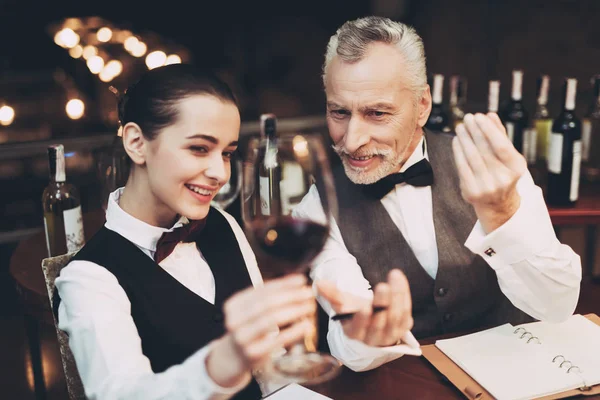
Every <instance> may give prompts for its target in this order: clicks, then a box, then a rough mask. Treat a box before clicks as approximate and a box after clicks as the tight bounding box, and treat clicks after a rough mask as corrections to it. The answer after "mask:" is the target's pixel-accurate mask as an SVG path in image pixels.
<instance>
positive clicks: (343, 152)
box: [331, 144, 393, 158]
mask: <svg viewBox="0 0 600 400" xmlns="http://www.w3.org/2000/svg"><path fill="white" fill-rule="evenodd" d="M331 148H332V149H333V151H335V152H336V154H337V155H338V156H350V157H354V158H358V157H371V156H383V157H386V156H389V155H391V154H392V153H393V150H391V149H378V148H373V149H363V148H360V149H358V150H357V151H355V152H353V153H351V152H349V151H348V150H347V149H346V148H345V147H344V146H343V145H335V144H334V145H332V146H331Z"/></svg>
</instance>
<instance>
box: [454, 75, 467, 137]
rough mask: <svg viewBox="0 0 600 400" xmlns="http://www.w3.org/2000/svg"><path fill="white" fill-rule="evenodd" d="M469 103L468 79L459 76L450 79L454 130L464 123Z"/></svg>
mask: <svg viewBox="0 0 600 400" xmlns="http://www.w3.org/2000/svg"><path fill="white" fill-rule="evenodd" d="M466 103H467V79H466V78H465V77H462V76H459V75H453V76H452V77H451V78H450V114H451V116H452V128H453V129H456V126H457V125H458V124H460V123H461V122H462V121H463V118H464V117H465V104H466Z"/></svg>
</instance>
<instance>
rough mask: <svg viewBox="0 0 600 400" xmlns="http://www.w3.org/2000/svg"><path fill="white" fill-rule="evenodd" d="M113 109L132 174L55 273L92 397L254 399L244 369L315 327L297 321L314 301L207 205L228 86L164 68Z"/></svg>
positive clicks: (231, 145)
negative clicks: (266, 266) (270, 277)
mask: <svg viewBox="0 0 600 400" xmlns="http://www.w3.org/2000/svg"><path fill="white" fill-rule="evenodd" d="M119 117H120V122H121V129H122V133H123V145H124V147H125V150H126V152H127V154H128V155H129V157H130V158H131V161H132V163H131V172H130V175H129V179H128V181H127V184H126V185H125V187H124V188H120V189H118V190H116V191H115V192H113V193H112V194H111V195H110V198H109V201H108V206H107V210H106V225H105V226H104V227H103V228H102V229H101V230H100V231H99V232H98V233H97V234H96V235H95V236H94V237H93V238H92V239H91V240H90V241H89V242H88V243H87V244H86V246H85V247H84V248H83V249H81V250H80V251H79V252H78V253H77V254H76V255H75V256H74V258H73V260H72V261H71V262H70V263H69V265H68V266H66V267H65V268H64V269H63V270H62V272H61V274H60V277H58V278H57V279H56V288H57V293H58V295H59V296H60V297H59V299H58V303H57V304H58V321H59V328H60V329H62V330H64V331H65V332H67V333H68V335H69V346H70V348H71V350H72V352H73V355H74V357H75V360H76V363H77V368H78V370H79V374H80V375H81V378H82V381H83V384H84V388H85V391H86V395H87V396H88V397H89V398H92V399H111V400H113V399H144V400H150V399H184V398H185V399H217V398H218V399H221V398H229V397H232V396H234V398H240V399H254V398H260V397H261V391H260V389H259V387H258V385H257V383H256V381H254V380H253V379H252V375H251V371H252V369H254V368H257V367H260V366H261V365H263V363H264V362H265V361H266V360H267V359H268V358H269V355H270V354H271V353H272V352H273V351H274V350H276V349H278V348H281V347H284V346H288V345H290V344H292V343H294V342H295V341H297V340H299V339H301V338H302V337H303V336H304V335H305V334H306V333H307V332H308V331H309V330H310V329H311V327H310V324H309V323H308V322H298V321H307V320H309V319H307V318H305V317H308V316H310V315H312V314H313V313H314V312H315V301H314V297H313V294H312V291H311V289H310V288H309V287H307V285H306V281H305V278H304V277H302V276H297V275H294V276H289V277H286V278H283V279H278V280H274V281H270V282H268V283H265V284H263V282H262V279H261V275H260V272H259V270H258V267H257V265H256V260H255V258H254V255H253V253H252V250H251V248H250V246H249V244H248V242H247V241H246V239H245V237H244V235H243V232H242V230H241V228H240V227H239V225H238V224H237V223H236V221H235V219H234V218H233V217H231V216H230V215H228V214H227V213H225V212H223V211H219V210H217V209H214V208H211V207H210V202H211V199H212V198H213V197H214V196H215V194H216V193H217V191H218V190H219V189H220V188H221V186H222V185H224V184H225V183H226V182H227V181H228V179H229V175H230V159H231V157H232V154H233V153H234V152H235V150H236V147H237V143H238V133H239V129H240V115H239V112H238V108H237V106H236V101H235V98H234V96H233V94H232V93H231V91H230V89H229V88H228V87H227V85H226V84H225V83H223V82H222V81H221V80H219V79H218V78H217V77H215V76H214V75H212V74H211V73H209V72H206V71H202V70H198V69H196V68H194V67H192V66H190V65H182V64H180V65H169V66H165V67H161V68H157V69H154V70H151V71H149V72H147V73H146V74H145V75H144V76H143V77H142V78H141V79H140V80H139V82H137V84H135V85H134V86H131V87H130V88H129V89H128V90H127V92H126V93H125V95H124V96H123V98H122V99H121V101H120V103H119ZM277 328H279V333H278V334H277V333H276V331H277Z"/></svg>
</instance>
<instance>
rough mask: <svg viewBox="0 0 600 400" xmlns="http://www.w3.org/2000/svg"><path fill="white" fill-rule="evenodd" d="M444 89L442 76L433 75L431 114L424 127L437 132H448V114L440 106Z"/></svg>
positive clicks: (441, 105)
mask: <svg viewBox="0 0 600 400" xmlns="http://www.w3.org/2000/svg"><path fill="white" fill-rule="evenodd" d="M443 88H444V75H440V74H435V75H434V76H433V99H432V100H433V104H432V105H431V113H430V114H429V119H428V120H427V123H426V124H425V127H426V128H428V129H431V130H432V131H437V132H448V131H450V128H449V127H448V114H446V111H445V110H444V106H443V104H442V100H443V97H442V93H443Z"/></svg>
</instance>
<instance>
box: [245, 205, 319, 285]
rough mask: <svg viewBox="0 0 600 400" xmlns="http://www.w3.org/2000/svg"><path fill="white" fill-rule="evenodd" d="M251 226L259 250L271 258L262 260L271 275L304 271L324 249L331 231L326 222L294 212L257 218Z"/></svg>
mask: <svg viewBox="0 0 600 400" xmlns="http://www.w3.org/2000/svg"><path fill="white" fill-rule="evenodd" d="M252 230H253V232H254V239H255V240H256V242H257V243H256V244H257V245H258V248H259V249H260V253H262V255H264V256H265V257H264V258H268V259H269V260H264V261H265V263H266V264H263V267H268V271H265V272H266V273H267V275H268V276H269V278H275V277H280V276H283V275H287V274H290V273H295V272H296V273H297V272H303V271H304V270H305V269H306V268H307V267H308V263H309V262H310V261H311V260H312V259H313V258H315V257H316V256H317V255H318V254H319V253H320V252H321V250H322V249H323V246H324V245H325V242H326V240H327V236H328V234H329V229H328V227H327V226H325V225H322V224H319V223H317V222H315V221H311V220H307V219H300V218H294V217H292V216H280V217H277V218H265V219H262V220H256V221H254V222H253V223H252ZM264 269H267V268H261V270H264Z"/></svg>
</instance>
